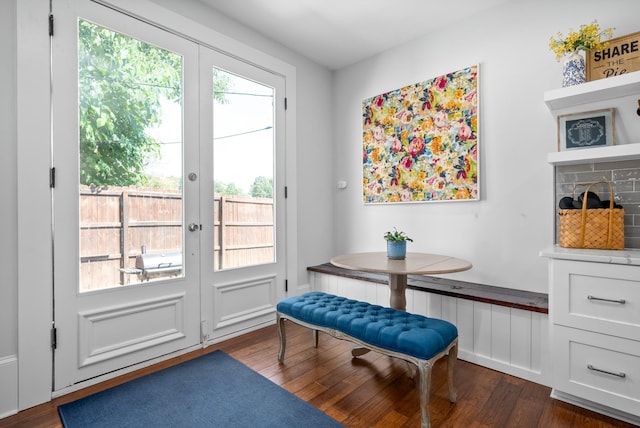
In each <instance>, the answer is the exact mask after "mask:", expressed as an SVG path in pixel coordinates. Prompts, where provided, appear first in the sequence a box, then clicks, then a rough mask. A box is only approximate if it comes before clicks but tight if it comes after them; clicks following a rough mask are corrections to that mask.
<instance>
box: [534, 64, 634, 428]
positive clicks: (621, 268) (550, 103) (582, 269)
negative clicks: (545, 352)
mask: <svg viewBox="0 0 640 428" xmlns="http://www.w3.org/2000/svg"><path fill="white" fill-rule="evenodd" d="M639 95H640V71H636V72H633V73H629V74H625V75H621V76H616V77H612V78H609V79H601V80H596V81H593V82H587V83H584V84H581V85H576V86H570V87H567V88H559V89H555V90H552V91H547V92H545V94H544V101H545V103H546V104H547V107H548V108H549V110H550V111H551V112H552V113H553V115H554V117H556V116H557V115H558V114H568V113H573V112H576V111H592V110H597V109H601V108H615V110H616V116H617V118H616V121H617V122H616V130H617V131H624V132H617V136H618V134H619V136H620V138H619V141H617V142H616V145H614V146H608V147H594V148H588V149H581V150H570V151H564V152H554V153H549V154H548V156H547V161H548V162H549V163H550V164H552V165H554V166H561V165H575V164H590V163H599V162H613V161H624V160H637V159H640V144H637V143H640V141H638V138H639V137H638V135H640V133H639V132H640V125H638V122H639V121H638V117H637V116H636V111H635V109H636V108H637V104H636V102H637V100H638V98H640V96H639ZM618 121H619V123H618ZM541 255H542V256H544V257H548V258H549V303H550V307H549V320H550V323H549V325H550V330H549V337H550V350H551V351H550V358H551V359H552V366H553V375H552V379H553V380H552V382H551V383H552V387H553V391H552V396H553V397H555V398H558V399H561V400H564V401H567V402H570V403H573V404H576V405H579V406H582V407H586V408H589V409H592V410H595V411H598V412H601V413H604V414H608V415H610V416H613V417H617V418H619V419H622V420H625V421H627V422H630V423H633V424H636V425H639V426H640V251H639V250H624V251H615V250H579V249H568V248H560V247H557V246H556V247H552V248H549V249H546V250H544V251H542V252H541Z"/></svg>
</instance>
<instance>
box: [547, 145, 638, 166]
mask: <svg viewBox="0 0 640 428" xmlns="http://www.w3.org/2000/svg"><path fill="white" fill-rule="evenodd" d="M636 159H640V144H622V145H619V146H608V147H592V148H588V149H577V150H567V151H564V152H554V153H548V154H547V162H549V163H550V164H553V165H575V164H584V163H591V162H593V163H601V162H616V161H624V160H636Z"/></svg>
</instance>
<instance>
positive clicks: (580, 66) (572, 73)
mask: <svg viewBox="0 0 640 428" xmlns="http://www.w3.org/2000/svg"><path fill="white" fill-rule="evenodd" d="M586 80H587V79H586V75H585V65H584V56H582V53H581V51H574V52H571V53H570V54H569V56H567V58H566V59H565V61H564V65H563V67H562V87H565V86H573V85H579V84H581V83H584V82H585V81H586Z"/></svg>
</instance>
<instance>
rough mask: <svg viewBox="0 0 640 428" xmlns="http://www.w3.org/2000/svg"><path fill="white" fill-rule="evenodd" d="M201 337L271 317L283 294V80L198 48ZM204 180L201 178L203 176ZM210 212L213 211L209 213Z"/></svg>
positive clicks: (254, 324)
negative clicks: (199, 88) (201, 119)
mask: <svg viewBox="0 0 640 428" xmlns="http://www.w3.org/2000/svg"><path fill="white" fill-rule="evenodd" d="M200 52H201V54H200V78H201V81H200V82H201V83H200V87H201V94H203V95H204V94H213V95H214V96H213V98H211V97H209V96H203V97H202V98H201V105H200V109H201V114H202V117H203V118H207V119H208V118H213V120H212V121H211V120H203V121H202V122H201V128H200V135H201V139H202V144H201V157H200V162H201V167H200V170H201V171H202V172H203V177H202V184H203V185H202V186H201V189H202V191H201V196H200V198H201V201H209V203H207V204H205V203H202V204H201V207H202V208H201V209H202V213H201V218H202V219H206V220H204V221H203V231H202V247H201V248H202V252H201V266H202V309H201V310H202V316H203V325H202V331H203V335H204V340H205V342H213V341H219V340H221V339H222V338H225V337H230V336H233V335H237V334H240V333H242V332H244V331H247V330H250V329H255V328H257V327H260V326H262V325H265V324H266V323H272V322H273V321H274V319H275V306H276V304H277V302H278V300H279V299H281V298H282V297H284V296H285V293H286V291H285V289H286V284H285V277H286V256H287V254H286V251H285V249H286V245H285V239H286V233H285V225H286V222H285V212H286V210H285V203H286V199H285V198H286V195H285V192H286V188H285V184H284V183H285V174H284V171H285V167H284V164H285V149H284V148H285V79H284V77H283V76H280V75H277V74H274V73H271V72H268V71H265V70H264V69H261V68H258V67H256V66H253V65H250V64H247V63H245V62H242V61H239V60H236V59H234V58H231V57H229V56H227V55H223V54H220V53H218V52H214V51H212V50H210V49H206V48H204V47H201V50H200ZM204 174H208V175H206V176H205V175H204ZM211 209H213V212H212V211H210V210H211Z"/></svg>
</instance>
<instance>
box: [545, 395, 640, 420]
mask: <svg viewBox="0 0 640 428" xmlns="http://www.w3.org/2000/svg"><path fill="white" fill-rule="evenodd" d="M551 398H555V399H556V400H560V401H564V402H565V403H569V404H573V405H575V406H579V407H582V408H585V409H588V410H592V411H594V412H597V413H602V414H603V415H607V416H610V417H612V418H615V419H619V420H621V421H624V422H627V423H630V424H632V425H636V426H640V417H638V416H635V415H631V414H629V413H626V412H623V411H620V410H616V409H612V408H611V407H607V406H603V405H602V404H598V403H594V402H593V401H589V400H585V399H583V398H579V397H576V396H574V395H571V394H566V393H564V392H562V391H558V390H556V389H552V390H551Z"/></svg>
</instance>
